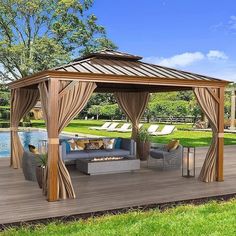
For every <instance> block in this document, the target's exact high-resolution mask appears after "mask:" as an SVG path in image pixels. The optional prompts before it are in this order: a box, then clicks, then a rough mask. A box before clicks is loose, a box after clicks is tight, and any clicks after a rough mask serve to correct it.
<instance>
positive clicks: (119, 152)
mask: <svg viewBox="0 0 236 236" xmlns="http://www.w3.org/2000/svg"><path fill="white" fill-rule="evenodd" d="M80 139H81V140H96V138H80ZM97 139H98V138H97ZM115 139H116V141H117V140H118V139H119V144H120V145H119V147H116V145H115V147H114V148H113V149H98V150H76V151H70V150H69V148H68V146H67V145H68V143H67V142H66V141H67V140H60V146H61V153H62V159H63V160H64V161H73V160H77V159H90V158H91V159H92V158H94V157H111V156H112V157H115V156H122V157H125V156H134V155H135V142H134V140H132V139H126V138H115ZM116 141H115V142H116Z"/></svg>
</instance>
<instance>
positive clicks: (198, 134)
mask: <svg viewBox="0 0 236 236" xmlns="http://www.w3.org/2000/svg"><path fill="white" fill-rule="evenodd" d="M103 123H104V121H101V120H99V121H94V120H87V121H85V120H73V121H72V122H71V123H70V124H69V125H68V126H67V127H66V128H65V129H64V131H68V132H72V133H82V134H93V135H98V136H107V137H130V133H118V132H106V131H96V130H89V129H88V128H89V127H90V126H101V125H102V124H103ZM32 124H33V126H34V127H38V128H44V127H45V124H44V122H43V121H33V122H32ZM149 125H150V124H144V127H148V126H149ZM163 126H164V124H161V125H160V128H159V129H161V128H162V127H163ZM176 127H177V131H175V132H174V133H173V134H170V135H166V136H159V137H152V142H157V143H167V142H168V141H169V140H171V139H179V140H180V143H181V144H182V145H186V146H195V147H201V146H209V145H210V142H211V136H212V133H211V132H205V131H186V130H183V129H188V128H192V125H191V124H176ZM224 142H225V145H236V134H225V139H224Z"/></svg>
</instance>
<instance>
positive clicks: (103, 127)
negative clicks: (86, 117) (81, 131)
mask: <svg viewBox="0 0 236 236" xmlns="http://www.w3.org/2000/svg"><path fill="white" fill-rule="evenodd" d="M110 125H111V122H105V123H104V124H103V125H102V126H101V127H96V126H94V127H89V129H95V130H106V129H107V128H108V127H109V126H110Z"/></svg>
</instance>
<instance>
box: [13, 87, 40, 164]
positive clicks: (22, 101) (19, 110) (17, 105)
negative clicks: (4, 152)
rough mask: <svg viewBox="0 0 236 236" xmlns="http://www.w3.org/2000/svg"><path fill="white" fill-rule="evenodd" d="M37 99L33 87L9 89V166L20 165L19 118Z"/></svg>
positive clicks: (21, 151)
mask: <svg viewBox="0 0 236 236" xmlns="http://www.w3.org/2000/svg"><path fill="white" fill-rule="evenodd" d="M38 99H39V91H38V90H34V89H12V91H11V121H10V122H11V127H10V130H11V166H12V167H13V168H20V167H21V159H22V155H23V152H24V150H23V147H22V144H21V141H20V138H19V135H18V132H17V130H18V126H19V123H20V120H21V119H22V118H23V117H24V116H25V115H27V114H28V113H29V112H30V110H31V109H32V108H33V107H34V106H35V104H36V103H37V101H38Z"/></svg>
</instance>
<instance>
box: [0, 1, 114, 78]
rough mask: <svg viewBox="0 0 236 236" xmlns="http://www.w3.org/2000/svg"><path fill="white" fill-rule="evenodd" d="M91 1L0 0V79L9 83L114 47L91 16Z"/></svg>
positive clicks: (92, 15)
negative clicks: (99, 50)
mask: <svg viewBox="0 0 236 236" xmlns="http://www.w3.org/2000/svg"><path fill="white" fill-rule="evenodd" d="M92 5H93V0H30V1H26V0H7V1H6V0H0V68H1V67H2V68H3V69H1V71H0V79H1V80H3V81H12V80H15V79H18V78H21V77H24V76H27V75H30V74H32V73H35V72H37V71H41V70H45V69H48V68H51V67H54V66H57V65H59V64H61V63H65V62H67V61H68V60H69V59H70V57H75V56H78V54H79V53H83V54H86V53H89V52H91V51H94V50H96V49H104V48H115V45H114V44H113V43H112V42H111V41H110V40H109V39H107V37H106V33H105V29H104V27H102V26H100V25H98V24H97V17H96V16H95V15H94V14H92V13H91V10H90V8H91V7H92Z"/></svg>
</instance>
